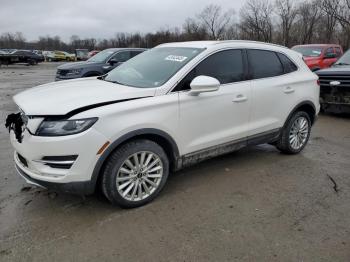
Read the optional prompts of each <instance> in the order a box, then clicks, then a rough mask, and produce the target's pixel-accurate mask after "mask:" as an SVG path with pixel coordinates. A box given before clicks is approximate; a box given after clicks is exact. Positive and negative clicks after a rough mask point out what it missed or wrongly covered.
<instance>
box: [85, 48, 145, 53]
mask: <svg viewBox="0 0 350 262" xmlns="http://www.w3.org/2000/svg"><path fill="white" fill-rule="evenodd" d="M105 50H109V51H113V52H116V51H121V50H135V51H136V50H146V48H137V47H130V48H129V47H125V48H122V47H118V48H107V49H104V50H101V51H105ZM92 51H96V50H92ZM92 51H91V52H92ZM101 51H99V52H101Z"/></svg>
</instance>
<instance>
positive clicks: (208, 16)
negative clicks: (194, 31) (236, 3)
mask: <svg viewBox="0 0 350 262" xmlns="http://www.w3.org/2000/svg"><path fill="white" fill-rule="evenodd" d="M233 15H234V10H232V9H230V10H228V11H227V12H225V13H223V12H222V8H221V7H220V6H218V5H208V6H207V7H205V8H204V9H203V11H202V12H201V13H200V14H198V15H197V17H198V19H199V21H200V22H201V25H202V26H203V28H205V29H206V30H207V32H208V35H209V38H210V39H214V40H217V39H221V38H223V36H224V34H225V31H226V29H227V27H228V26H229V24H230V22H231V21H232V18H233Z"/></svg>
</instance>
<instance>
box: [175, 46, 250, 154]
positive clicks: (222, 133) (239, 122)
mask: <svg viewBox="0 0 350 262" xmlns="http://www.w3.org/2000/svg"><path fill="white" fill-rule="evenodd" d="M244 61H245V60H244V57H243V51H242V50H237V49H236V50H234V49H232V50H223V51H219V52H217V53H215V54H212V55H210V56H209V57H207V58H206V59H205V60H203V61H202V62H200V63H199V64H198V65H197V66H196V67H195V68H194V69H193V70H192V71H191V72H190V73H188V74H187V75H186V76H185V78H184V79H182V81H180V83H179V84H178V86H177V87H176V88H175V90H174V91H178V92H179V102H180V111H179V112H180V117H179V119H180V120H179V121H180V122H179V130H180V133H181V134H180V137H181V138H182V141H181V142H182V148H183V149H184V154H187V153H190V152H195V151H198V150H202V149H206V148H209V147H212V146H217V145H220V144H224V143H227V142H231V141H237V142H238V140H240V142H242V141H243V143H244V142H245V138H246V135H247V130H248V128H249V127H248V120H249V113H250V103H251V87H250V82H249V81H246V70H245V68H246V66H245V62H244ZM200 75H205V76H210V77H214V78H216V79H218V80H219V82H220V84H221V85H220V88H219V90H218V91H214V92H208V93H201V94H199V95H198V96H193V95H190V94H189V90H190V83H191V81H192V80H193V79H194V78H195V77H196V76H200Z"/></svg>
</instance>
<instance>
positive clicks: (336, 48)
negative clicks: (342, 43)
mask: <svg viewBox="0 0 350 262" xmlns="http://www.w3.org/2000/svg"><path fill="white" fill-rule="evenodd" d="M334 49H335V53H336V54H337V57H341V49H340V47H335V48H334Z"/></svg>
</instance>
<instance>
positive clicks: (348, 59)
mask: <svg viewBox="0 0 350 262" xmlns="http://www.w3.org/2000/svg"><path fill="white" fill-rule="evenodd" d="M335 65H350V50H349V51H347V52H346V53H345V54H344V55H343V56H342V57H341V58H339V60H338V61H337V62H336V63H335Z"/></svg>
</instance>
